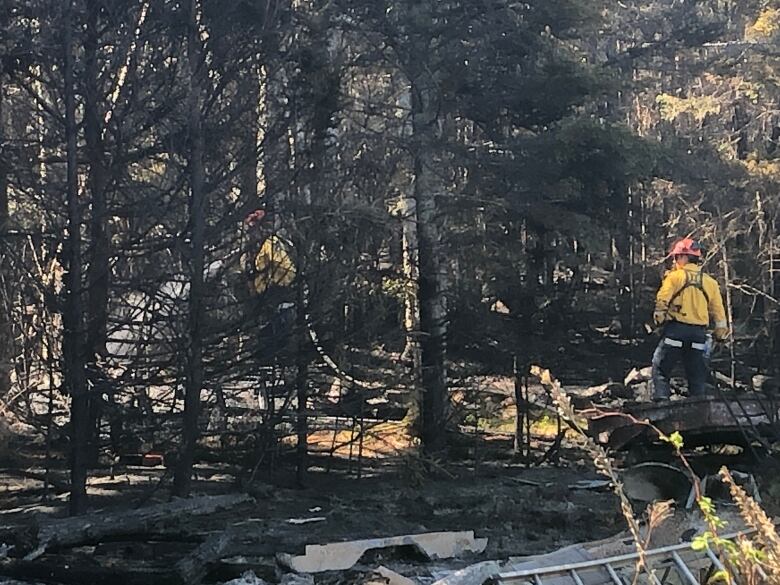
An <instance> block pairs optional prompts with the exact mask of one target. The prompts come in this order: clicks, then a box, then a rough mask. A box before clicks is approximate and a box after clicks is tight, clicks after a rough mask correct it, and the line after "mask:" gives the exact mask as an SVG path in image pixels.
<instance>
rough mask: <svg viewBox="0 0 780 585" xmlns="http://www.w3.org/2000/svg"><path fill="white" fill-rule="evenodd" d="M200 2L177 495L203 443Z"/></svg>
mask: <svg viewBox="0 0 780 585" xmlns="http://www.w3.org/2000/svg"><path fill="white" fill-rule="evenodd" d="M199 14H200V3H199V2H198V0H190V2H189V9H188V23H187V24H188V38H187V60H188V66H189V71H188V72H189V76H190V79H189V83H190V85H189V94H188V98H187V115H188V119H187V126H188V130H189V136H190V140H191V149H192V151H191V153H190V157H189V172H190V217H189V223H190V227H191V230H192V233H191V245H190V250H189V256H190V258H189V272H190V292H189V316H188V339H187V359H186V360H185V364H186V368H187V372H186V377H185V379H186V386H185V395H184V429H183V431H182V445H181V451H180V453H179V460H178V462H177V465H176V472H175V476H174V482H173V484H174V493H175V494H176V495H178V496H187V495H188V494H189V492H190V485H191V479H192V465H193V463H194V460H195V446H196V443H197V441H198V436H199V432H198V417H199V415H200V406H201V405H200V394H201V390H202V389H203V378H204V375H203V372H204V369H203V317H204V294H205V290H204V281H203V270H204V265H205V236H206V218H205V212H206V191H205V189H206V186H205V166H204V150H205V146H204V136H203V119H202V113H201V101H202V95H203V67H204V64H203V57H202V50H201V45H200V43H201V41H200V31H199Z"/></svg>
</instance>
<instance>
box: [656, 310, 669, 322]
mask: <svg viewBox="0 0 780 585" xmlns="http://www.w3.org/2000/svg"><path fill="white" fill-rule="evenodd" d="M666 319H667V313H666V311H663V310H661V309H656V310H655V311H654V312H653V322H654V323H655V324H656V325H663V324H664V323H666Z"/></svg>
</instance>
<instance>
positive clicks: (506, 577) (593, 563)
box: [498, 529, 755, 581]
mask: <svg viewBox="0 0 780 585" xmlns="http://www.w3.org/2000/svg"><path fill="white" fill-rule="evenodd" d="M754 532H755V530H753V529H751V530H746V531H744V532H733V533H730V534H726V535H723V536H722V537H721V538H726V539H729V540H731V539H734V538H736V537H737V536H741V535H748V534H753V533H754ZM689 550H691V543H689V542H685V543H682V544H673V545H670V546H665V547H661V548H657V549H654V550H649V551H646V552H645V553H644V555H643V556H644V557H645V558H649V557H657V556H661V555H668V554H670V553H672V552H676V551H689ZM638 558H639V553H636V552H633V553H626V554H623V555H617V556H614V557H610V558H607V559H593V560H590V561H580V562H577V563H567V564H564V565H559V566H556V567H537V568H535V569H523V570H520V571H509V572H507V573H500V574H499V575H498V579H499V580H500V581H513V580H519V579H525V578H529V577H534V576H535V575H548V574H556V573H568V572H569V571H571V570H580V569H588V568H593V567H602V566H605V565H606V564H608V563H613V564H620V563H626V562H629V561H636V560H637V559H638Z"/></svg>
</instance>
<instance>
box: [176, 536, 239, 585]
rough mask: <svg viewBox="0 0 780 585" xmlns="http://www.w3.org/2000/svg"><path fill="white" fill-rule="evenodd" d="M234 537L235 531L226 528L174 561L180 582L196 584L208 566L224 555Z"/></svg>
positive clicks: (190, 584)
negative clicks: (176, 561)
mask: <svg viewBox="0 0 780 585" xmlns="http://www.w3.org/2000/svg"><path fill="white" fill-rule="evenodd" d="M235 538H236V531H235V530H234V529H233V528H228V529H227V530H225V531H224V532H220V533H217V534H214V535H212V536H210V537H209V538H207V539H206V541H205V542H204V543H203V544H201V545H200V546H199V547H198V548H196V549H195V550H194V551H192V553H190V554H189V555H187V556H186V557H184V558H183V559H182V560H180V561H179V562H178V563H176V574H177V575H178V576H179V579H180V581H181V583H182V584H187V585H198V584H199V583H200V582H201V581H202V580H203V578H204V577H205V576H206V573H207V572H208V569H209V566H210V565H212V564H214V563H216V562H218V561H219V560H220V559H222V557H224V556H226V553H227V552H228V551H229V550H230V548H231V546H232V545H233V543H234V541H235Z"/></svg>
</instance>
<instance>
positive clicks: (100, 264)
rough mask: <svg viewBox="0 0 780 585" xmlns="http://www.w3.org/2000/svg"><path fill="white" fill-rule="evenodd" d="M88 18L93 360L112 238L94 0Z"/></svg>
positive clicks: (102, 326)
mask: <svg viewBox="0 0 780 585" xmlns="http://www.w3.org/2000/svg"><path fill="white" fill-rule="evenodd" d="M86 8H87V21H86V27H85V36H84V141H85V143H86V155H87V160H88V163H89V174H88V176H87V189H88V191H89V195H90V206H91V211H92V213H91V216H90V218H89V232H90V237H91V241H90V246H89V254H88V256H89V265H88V267H87V274H86V280H87V300H88V303H87V315H86V318H87V345H86V356H85V358H86V360H87V362H88V363H91V364H93V365H94V364H95V363H96V362H97V359H98V356H101V355H104V354H105V352H106V336H107V323H108V287H109V276H110V266H109V261H110V256H111V253H110V240H109V237H108V232H107V229H106V223H107V208H106V188H107V186H108V169H107V167H106V162H105V146H104V144H103V130H102V122H101V119H100V118H101V117H100V107H99V98H98V96H99V92H100V89H99V87H100V72H99V68H98V62H97V59H98V55H97V53H98V40H99V32H98V14H99V11H100V6H99V5H98V3H97V2H96V1H95V0H89V1H88V2H87V7H86ZM97 372H98V369H97V367H90V368H88V377H89V382H90V386H91V387H92V388H95V387H96V386H98V385H99V380H97V379H96V378H95V374H97ZM100 404H101V402H100V396H92V397H91V400H90V405H89V407H90V408H89V410H90V438H89V447H88V450H89V457H90V462H91V463H93V464H94V463H97V458H98V455H99V442H100V418H101V412H100V411H101V410H102V409H100Z"/></svg>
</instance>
